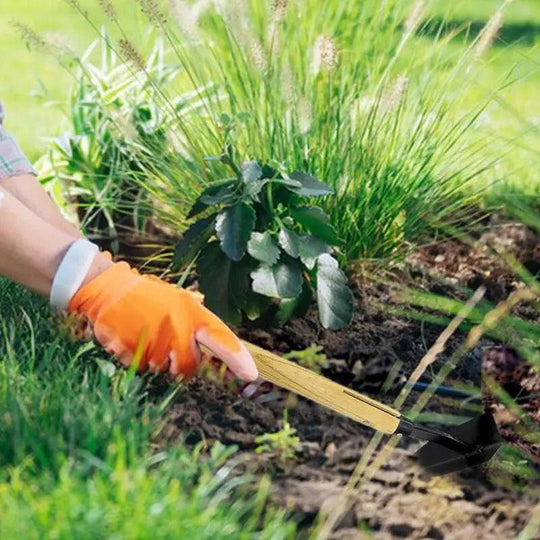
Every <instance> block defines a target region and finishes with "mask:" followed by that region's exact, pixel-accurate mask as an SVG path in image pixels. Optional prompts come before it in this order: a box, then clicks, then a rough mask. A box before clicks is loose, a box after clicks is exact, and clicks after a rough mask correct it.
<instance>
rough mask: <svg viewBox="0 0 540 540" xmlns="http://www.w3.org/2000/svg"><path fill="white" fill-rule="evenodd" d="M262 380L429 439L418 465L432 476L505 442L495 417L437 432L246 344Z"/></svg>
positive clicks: (484, 457) (477, 459) (374, 424)
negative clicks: (498, 429)
mask: <svg viewBox="0 0 540 540" xmlns="http://www.w3.org/2000/svg"><path fill="white" fill-rule="evenodd" d="M245 345H246V347H247V348H248V350H249V352H250V353H251V355H252V356H253V358H254V360H255V363H256V364H257V368H258V369H259V373H260V375H261V377H262V378H264V379H266V380H268V381H270V382H272V383H274V384H276V385H278V386H281V387H283V388H286V389H287V390H290V391H291V392H295V393H296V394H299V395H301V396H303V397H306V398H308V399H311V400H313V401H315V402H316V403H319V404H321V405H324V406H325V407H328V408H329V409H332V410H334V411H336V412H338V413H340V414H343V415H345V416H348V417H349V418H352V419H353V420H356V421H357V422H360V423H362V424H365V425H367V426H369V427H371V428H373V429H375V430H377V431H382V432H383V433H387V434H398V433H401V434H403V435H408V436H410V437H414V438H415V439H419V440H421V441H429V442H428V443H427V444H425V445H424V446H423V447H422V448H420V450H419V451H418V453H417V455H418V457H419V461H420V464H421V465H422V466H423V467H424V468H425V469H427V470H428V471H430V472H431V473H433V474H437V475H438V474H447V473H451V472H456V471H459V470H462V469H465V468H468V467H473V466H475V465H479V464H481V463H485V462H486V461H488V460H489V459H490V458H491V457H492V456H493V455H494V454H495V452H496V451H497V449H498V448H499V446H500V444H501V441H502V439H501V436H500V435H499V433H498V431H497V426H496V424H495V421H494V419H493V416H492V415H491V414H489V413H484V414H482V415H481V416H478V417H476V418H473V419H472V420H469V421H468V422H465V423H464V424H461V425H459V426H452V427H448V428H446V429H444V430H442V429H434V428H430V427H426V426H422V425H418V424H415V423H414V422H412V421H410V420H407V419H406V418H404V417H403V416H402V415H401V414H400V413H399V412H398V411H396V410H394V409H392V408H391V407H388V406H387V405H384V404H383V403H379V402H378V401H375V400H374V399H371V398H368V397H366V396H363V395H362V394H359V393H358V392H355V391H354V390H349V389H348V388H346V387H344V386H341V385H339V384H337V383H335V382H333V381H331V380H330V379H327V378H325V377H323V376H321V375H318V374H316V373H314V372H313V371H310V370H309V369H306V368H303V367H301V366H299V365H298V364H295V363H293V362H290V361H289V360H285V359H284V358H281V357H279V356H277V355H275V354H273V353H271V352H268V351H266V350H264V349H261V348H260V347H257V346H256V345H252V344H251V343H245Z"/></svg>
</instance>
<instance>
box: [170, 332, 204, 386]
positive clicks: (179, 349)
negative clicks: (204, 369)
mask: <svg viewBox="0 0 540 540" xmlns="http://www.w3.org/2000/svg"><path fill="white" fill-rule="evenodd" d="M168 357H169V359H170V366H169V373H170V374H171V375H173V376H174V377H179V376H181V377H182V378H183V379H190V378H191V377H193V375H195V373H196V372H197V369H198V367H199V364H200V363H201V351H200V350H199V347H197V343H196V342H195V340H194V339H189V340H187V341H186V340H182V339H178V340H176V342H175V343H173V347H172V349H171V351H170V352H169V355H168Z"/></svg>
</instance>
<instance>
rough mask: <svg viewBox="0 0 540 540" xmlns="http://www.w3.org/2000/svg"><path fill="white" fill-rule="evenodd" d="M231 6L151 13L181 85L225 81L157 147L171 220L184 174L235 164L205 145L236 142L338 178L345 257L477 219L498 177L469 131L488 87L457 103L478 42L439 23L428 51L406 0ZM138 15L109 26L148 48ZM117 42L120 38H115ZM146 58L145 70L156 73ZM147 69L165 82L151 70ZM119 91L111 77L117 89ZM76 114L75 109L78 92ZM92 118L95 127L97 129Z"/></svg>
mask: <svg viewBox="0 0 540 540" xmlns="http://www.w3.org/2000/svg"><path fill="white" fill-rule="evenodd" d="M230 9H231V8H230V7H226V8H224V10H225V11H224V12H223V13H220V14H219V15H218V14H216V13H215V12H212V11H209V12H206V13H204V14H203V16H202V17H201V18H200V20H199V24H198V26H197V27H192V28H189V29H187V30H186V29H185V28H183V27H182V26H181V25H180V26H179V25H178V24H177V23H176V21H175V20H174V19H169V20H168V21H167V23H165V24H163V23H162V21H161V20H159V21H157V22H156V20H155V18H154V21H153V22H155V24H154V25H153V26H154V27H155V31H156V32H157V33H158V34H159V35H160V36H162V37H163V38H164V40H165V42H166V43H167V45H168V47H169V48H170V50H171V54H170V57H171V58H174V59H175V60H176V61H177V62H178V63H179V64H180V66H181V67H182V69H183V72H182V73H181V75H180V76H179V77H178V80H177V81H176V83H177V85H176V86H177V87H178V88H179V92H180V93H182V92H186V91H189V90H191V91H196V90H197V89H199V88H201V87H203V88H206V87H208V85H209V84H217V85H219V92H216V93H215V94H214V95H205V99H204V102H203V106H202V107H201V108H200V111H198V113H197V114H190V115H186V114H185V113H184V111H183V110H182V111H180V112H178V111H175V112H174V114H175V115H176V122H175V123H173V124H172V125H171V129H170V131H169V141H170V142H171V145H172V146H173V147H174V151H176V154H177V156H178V158H177V159H173V160H168V161H163V160H162V161H160V160H161V157H162V155H163V152H155V153H153V154H155V159H156V168H158V169H160V171H161V176H162V178H159V179H158V181H157V182H156V180H155V178H153V177H152V175H148V177H146V178H145V177H144V176H143V177H142V178H140V179H139V181H141V182H142V183H143V184H145V186H146V187H147V188H148V189H149V190H150V192H151V194H152V196H153V197H154V199H161V203H162V205H161V208H160V210H159V213H161V214H162V216H163V215H164V214H165V212H163V211H162V208H166V210H167V212H168V215H167V216H166V217H167V218H169V217H171V214H172V218H173V220H172V221H173V225H174V226H175V227H176V228H177V229H181V228H182V227H183V226H184V216H185V213H184V211H183V210H184V208H183V205H182V204H179V205H175V204H174V201H185V189H184V186H185V185H187V186H190V187H191V186H201V185H202V184H205V183H207V182H208V181H209V180H212V179H219V178H222V174H225V171H223V170H221V169H220V168H219V166H216V164H209V163H208V162H205V161H204V160H203V157H204V156H205V155H216V154H217V153H219V152H220V151H221V150H222V148H223V147H224V146H225V145H226V144H232V145H233V146H234V147H235V149H236V152H237V156H238V160H249V159H259V160H261V161H262V162H271V163H272V162H274V163H275V162H278V163H285V164H287V166H288V167H289V168H291V169H292V168H295V169H303V170H308V171H309V172H311V173H312V174H315V175H317V176H319V177H320V178H321V179H322V180H323V181H325V182H326V183H328V184H329V185H330V186H331V187H333V188H334V189H335V191H336V196H335V197H329V198H327V199H326V200H325V201H323V202H322V204H323V206H324V207H325V209H326V210H327V211H328V213H329V214H330V215H331V218H332V222H333V224H334V225H335V226H336V228H337V230H338V233H339V235H340V238H341V240H342V248H343V258H344V259H345V260H347V261H354V260H357V259H359V258H360V259H381V258H387V257H392V256H399V255H403V253H404V252H406V251H407V249H409V248H410V247H412V246H414V245H417V244H418V243H419V242H423V241H424V240H426V239H427V238H429V237H432V236H433V234H434V233H435V231H438V230H440V229H441V228H442V227H446V226H448V224H449V223H451V224H452V225H458V226H467V225H470V223H471V216H470V213H471V212H470V209H471V208H472V207H474V206H475V205H478V202H479V198H478V194H477V193H475V191H476V190H477V183H478V182H479V181H482V182H486V181H489V180H490V177H489V176H487V173H486V171H487V170H491V167H492V165H493V163H492V161H491V160H492V159H495V157H496V156H497V152H496V151H495V149H491V148H488V144H487V140H488V139H486V137H485V136H484V137H476V136H475V137H471V136H470V134H471V133H474V132H476V131H480V129H479V128H478V126H477V124H478V123H479V122H480V121H481V120H482V119H483V117H484V116H485V114H486V111H487V106H488V104H489V103H490V101H489V99H490V97H491V96H490V94H491V90H485V91H484V94H485V96H480V97H478V98H477V99H476V100H475V102H474V103H473V104H471V105H469V106H467V107H460V108H456V107H455V104H456V103H462V102H463V100H464V99H465V97H466V96H467V92H468V90H469V88H474V86H475V84H476V77H477V74H478V70H479V69H480V70H481V66H478V62H473V61H472V57H471V56H472V55H471V53H470V51H469V52H468V53H467V52H464V51H463V50H462V48H458V49H456V50H455V51H452V50H451V49H449V50H447V46H446V44H445V42H444V39H442V38H441V37H439V38H437V39H435V40H433V41H432V43H431V46H430V47H424V48H423V49H421V51H420V52H419V51H418V49H417V45H418V42H419V38H416V37H415V35H414V33H413V32H412V31H410V30H407V28H406V26H404V21H405V19H406V17H407V12H408V9H409V8H408V6H407V5H404V4H403V3H401V2H397V1H396V0H392V1H389V2H386V3H385V4H384V6H383V7H380V6H379V4H378V3H377V2H372V1H370V2H366V3H363V4H362V5H361V6H353V5H349V4H347V5H344V4H341V3H328V4H325V5H324V6H320V5H319V4H318V3H316V2H307V3H306V2H304V3H301V4H294V5H291V6H290V8H289V9H288V10H287V12H286V14H285V16H284V18H283V19H281V20H280V21H279V23H276V24H275V26H272V24H271V23H270V22H269V21H272V13H271V11H270V10H268V9H267V8H266V7H264V6H263V4H261V3H260V2H255V1H252V2H249V3H247V4H246V7H245V8H243V9H245V13H244V14H243V15H242V21H244V20H245V21H247V22H246V23H245V24H244V23H243V22H242V23H238V20H237V19H238V17H237V14H235V13H233V12H232V11H230ZM149 19H150V20H151V21H152V16H151V15H150V17H149ZM356 19H358V20H361V21H364V24H362V25H358V24H356V23H355V22H354V21H355V20H356ZM298 20H299V21H301V23H300V25H299V24H298ZM92 21H93V19H92ZM118 21H119V24H118ZM129 23H130V19H129V18H128V17H125V15H123V14H119V16H118V19H117V20H114V21H110V22H109V25H108V27H109V28H111V29H113V30H116V31H117V30H118V29H117V26H120V27H122V28H123V29H124V31H125V35H127V36H130V35H131V41H132V43H133V46H134V47H135V48H138V49H140V48H141V45H140V43H139V41H140V40H138V39H137V34H136V33H135V34H134V33H133V32H132V30H131V29H130V27H129ZM98 25H99V21H95V22H94V26H96V27H97V26H98ZM186 32H187V33H186ZM190 33H191V34H193V33H195V36H193V35H191V34H190ZM197 36H200V40H199V39H197ZM322 36H331V37H330V38H329V37H326V38H324V39H326V52H325V53H324V54H325V55H326V65H325V63H324V61H323V62H322V63H319V65H318V67H314V65H315V64H314V62H313V58H314V54H315V52H316V51H317V49H318V48H319V47H320V43H321V37H322ZM324 39H323V42H324ZM423 39H424V40H425V38H423ZM292 41H295V43H296V46H295V47H290V46H289V45H288V44H290V43H291V42H292ZM110 44H111V46H112V47H114V48H116V49H117V50H118V49H119V50H122V47H121V46H120V44H119V42H118V41H117V40H114V39H112V40H111V42H110ZM208 44H213V45H212V46H209V45H208ZM123 56H124V59H126V54H125V53H124V54H123ZM329 58H330V60H328V59H329ZM469 67H472V68H473V69H472V70H469ZM83 69H84V68H83ZM132 69H133V67H132ZM137 70H138V68H135V72H136V73H135V76H136V77H142V78H145V77H148V74H147V73H145V72H142V71H141V70H139V71H138V72H137ZM85 76H86V75H85ZM148 82H149V84H150V85H155V83H154V81H153V80H152V77H148ZM93 84H96V83H93ZM97 84H101V82H100V81H98V83H97ZM115 91H116V89H115V88H114V87H109V86H107V93H111V92H115ZM159 94H160V95H159ZM85 97H86V96H85ZM175 97H176V95H175V94H174V92H171V91H170V89H167V90H162V91H161V92H158V95H157V96H156V97H154V99H155V100H156V102H157V104H158V106H159V107H160V108H161V109H162V110H164V111H169V110H170V109H171V106H170V105H171V102H172V101H173V100H174V98H175ZM85 106H87V105H85ZM107 106H108V107H109V109H108V110H107V111H106V113H105V114H109V115H112V114H113V111H112V110H111V106H110V105H107ZM69 115H70V116H71V117H73V118H75V117H76V115H77V112H76V109H75V108H73V106H72V110H70V111H69ZM224 115H228V116H227V117H231V118H233V119H234V122H233V123H231V122H229V121H227V122H224V121H223V117H224ZM74 122H75V121H74ZM225 124H226V125H225ZM231 126H232V129H231ZM92 131H93V133H90V134H89V137H95V133H98V132H99V130H97V129H93V130H92ZM137 142H138V143H139V144H141V145H142V146H144V142H141V141H137ZM149 172H151V171H149ZM113 176H114V175H113ZM118 176H123V174H122V172H121V171H119V172H118ZM178 179H180V182H178ZM92 181H94V180H92V179H90V183H91V182H92ZM96 182H97V179H96ZM171 202H173V203H171Z"/></svg>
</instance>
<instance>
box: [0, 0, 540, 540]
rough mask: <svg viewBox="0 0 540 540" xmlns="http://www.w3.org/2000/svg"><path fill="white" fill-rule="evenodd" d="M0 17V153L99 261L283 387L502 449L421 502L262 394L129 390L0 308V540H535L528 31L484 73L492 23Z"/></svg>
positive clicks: (505, 40) (55, 7)
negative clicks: (10, 144)
mask: <svg viewBox="0 0 540 540" xmlns="http://www.w3.org/2000/svg"><path fill="white" fill-rule="evenodd" d="M0 2H3V3H4V4H5V5H4V6H2V19H1V21H0V31H1V32H2V35H3V36H4V39H3V40H2V43H1V44H0V55H1V57H2V58H3V66H4V71H5V72H6V73H8V74H12V73H13V74H16V76H11V77H10V78H9V80H7V79H6V77H4V80H5V84H4V86H3V88H2V95H1V96H0V98H1V100H2V103H3V104H4V105H5V108H6V109H7V114H8V116H7V121H6V124H7V126H8V128H9V130H10V131H11V132H12V133H13V134H14V135H15V136H16V137H17V138H18V140H19V141H20V143H21V146H22V147H23V148H24V149H25V150H26V152H27V153H28V155H29V156H30V157H31V159H32V160H33V161H37V163H38V167H39V171H40V173H41V179H42V181H43V183H44V186H45V187H46V188H47V189H48V190H49V192H50V193H51V194H52V195H53V196H54V198H55V199H56V200H57V201H58V202H59V204H60V205H61V206H62V208H63V210H64V211H65V212H66V213H67V214H69V215H70V216H71V217H72V218H74V219H75V218H77V219H78V220H79V222H80V225H81V228H82V230H83V231H84V232H85V233H86V235H87V236H89V237H90V238H91V239H92V240H94V241H96V242H97V243H99V244H100V246H101V247H102V248H105V249H107V250H109V251H111V252H112V253H113V254H114V256H115V257H117V258H120V259H124V260H127V261H128V262H129V263H130V264H132V265H134V266H137V267H139V268H140V269H142V270H141V271H143V272H153V273H156V274H159V276H160V277H161V278H162V279H164V280H167V281H169V282H170V283H173V284H181V285H184V286H189V287H191V288H194V287H198V289H199V290H200V291H201V292H203V293H204V295H205V297H206V299H205V303H206V305H207V307H209V308H210V309H211V310H212V311H214V312H216V313H217V314H218V315H219V316H220V317H221V318H223V319H224V320H225V321H226V322H228V323H229V324H230V325H232V326H233V327H234V329H235V330H236V331H237V333H239V335H240V336H241V337H242V338H244V339H246V340H248V341H251V342H253V343H255V344H257V345H259V346H261V347H263V348H265V349H269V350H271V351H273V352H275V353H276V354H278V355H283V354H285V356H286V358H288V359H289V360H291V361H292V362H295V364H299V365H301V366H304V367H306V368H309V369H310V370H311V371H313V372H316V373H318V374H322V375H324V376H325V377H327V378H329V379H331V380H332V381H334V382H337V383H339V384H342V385H344V386H346V387H347V388H348V389H349V390H355V391H357V392H360V393H362V394H366V395H368V396H369V397H370V398H372V399H376V400H380V401H382V402H384V404H387V405H389V406H392V407H394V408H396V409H397V410H399V411H402V412H403V413H404V414H406V415H407V417H408V418H410V419H411V420H412V419H416V420H418V421H420V422H423V423H426V424H427V425H429V426H432V427H439V428H441V429H443V427H444V426H445V425H456V424H460V423H462V422H464V421H466V420H468V419H470V418H471V417H474V415H476V414H478V413H480V412H481V411H483V410H488V411H489V412H490V413H493V415H494V418H495V421H496V422H497V425H498V428H499V432H500V434H501V436H502V439H503V444H502V446H501V448H500V450H499V451H498V453H497V454H496V455H495V457H494V458H493V459H492V460H490V461H489V462H488V463H487V464H485V465H483V466H482V467H479V468H475V469H472V470H469V469H466V470H464V471H461V472H457V473H455V474H453V475H449V476H444V477H432V476H430V475H429V474H428V473H427V472H425V471H423V470H422V469H421V468H420V467H419V466H418V462H417V459H416V458H415V455H414V452H415V451H416V449H417V448H418V447H419V445H418V444H417V442H415V441H413V440H412V439H409V438H407V437H397V436H395V435H393V436H390V437H383V436H382V434H381V433H375V434H374V432H373V430H372V429H371V428H369V427H366V426H364V425H361V424H359V423H358V422H354V421H353V420H351V419H349V418H346V417H344V416H342V415H340V414H337V413H335V412H332V411H330V410H328V409H326V408H324V407H321V406H319V405H317V404H316V403H313V402H312V401H310V400H307V399H304V398H299V397H298V396H297V395H296V394H295V393H294V392H289V391H286V390H285V389H283V388H281V387H280V385H278V384H270V383H265V384H263V385H262V386H260V387H258V388H256V389H252V388H250V390H251V391H252V392H251V395H250V396H249V397H248V396H247V393H246V392H241V390H242V386H241V385H240V384H239V383H238V382H234V381H229V380H228V378H227V377H224V372H223V370H221V371H219V372H216V371H215V370H212V369H205V370H203V372H202V373H201V374H200V376H198V377H196V378H195V380H193V381H191V382H188V383H185V384H184V383H175V382H171V380H170V379H169V378H167V377H166V376H163V375H152V374H139V373H136V372H135V370H133V369H127V370H126V369H124V368H122V367H120V366H119V364H118V363H114V362H113V361H112V360H113V359H112V358H110V357H109V356H108V355H107V354H106V353H105V352H104V351H103V350H102V349H101V348H100V347H99V345H98V344H97V343H94V342H83V343H81V342H73V341H72V340H71V339H70V328H69V325H68V324H67V323H66V322H65V321H63V320H62V319H61V318H59V317H58V316H56V315H54V314H52V313H51V312H50V310H49V308H48V306H47V305H46V302H45V301H44V300H42V299H39V298H36V297H35V296H34V295H32V294H31V293H29V292H27V291H24V290H22V289H21V288H20V287H19V286H17V285H15V284H13V283H8V282H6V281H5V280H2V279H1V278H0V516H1V518H0V537H1V538H2V539H4V538H6V539H8V540H10V539H11V538H13V539H15V538H43V537H52V538H66V539H67V538H73V537H74V536H80V537H81V538H122V539H131V538H152V537H154V538H186V537H190V536H191V537H193V538H261V539H265V538H268V539H272V540H273V539H280V538H284V539H285V538H296V537H301V538H304V537H305V538H333V537H336V538H338V537H339V538H342V537H343V538H349V537H350V538H359V537H367V538H372V537H373V538H389V537H407V536H410V537H419V538H420V537H421V538H432V537H433V538H444V537H452V536H456V535H459V534H462V532H463V531H468V532H467V534H468V535H470V536H472V535H475V536H478V537H485V538H499V537H500V538H505V539H506V538H514V537H515V538H520V540H528V539H529V538H530V539H532V538H534V537H535V536H536V535H537V534H538V528H539V527H540V515H539V514H538V488H537V481H538V478H539V476H538V472H539V470H540V461H539V460H540V454H539V451H538V448H539V447H538V441H539V440H540V439H539V427H540V414H539V411H540V398H539V396H538V388H539V387H540V386H539V385H540V380H539V369H538V368H539V351H540V329H539V328H540V327H539V323H540V316H539V311H538V307H539V303H538V294H539V293H540V288H539V286H538V277H539V276H540V253H539V251H538V246H539V245H540V236H539V235H540V223H539V220H538V214H537V210H538V208H539V201H540V179H539V178H538V174H537V171H538V165H540V151H539V150H538V149H539V148H540V147H539V145H538V143H539V142H540V131H539V130H540V105H539V102H538V89H539V88H540V70H539V65H540V63H539V60H540V5H539V4H538V2H537V1H535V0H514V1H513V2H510V3H508V5H506V6H505V11H504V25H503V27H502V28H501V29H500V30H499V31H498V34H497V39H496V40H495V41H494V42H493V43H491V42H490V41H489V40H488V43H487V46H486V50H483V51H481V53H479V52H478V51H479V47H478V40H477V41H476V42H475V41H474V40H475V38H477V36H482V35H483V32H485V30H483V29H484V28H485V26H486V24H488V26H489V23H488V21H490V18H491V17H492V16H493V14H494V12H495V11H496V9H497V8H498V7H499V6H500V5H501V2H499V1H496V0H477V1H475V2H469V1H466V0H459V1H456V2H452V3H448V2H445V1H443V0H432V1H431V2H426V6H425V11H424V12H423V14H422V19H421V20H420V19H418V20H412V22H411V20H410V19H409V17H408V16H407V14H408V13H411V11H410V10H411V8H413V13H414V6H419V5H420V4H422V3H419V2H414V1H412V0H411V2H407V3H403V2H401V1H400V0H385V1H384V2H377V1H375V0H366V1H362V2H340V1H338V0H336V1H328V2H324V3H320V2H318V0H302V1H300V0H296V1H293V0H291V1H289V2H287V1H283V0H281V1H280V0H278V1H276V2H266V0H264V2H263V0H246V2H232V0H231V2H219V1H217V0H216V2H200V3H198V4H197V5H199V7H201V6H202V9H201V11H200V12H199V13H198V18H197V21H196V23H193V21H192V20H191V19H190V18H189V16H190V15H193V13H194V12H192V11H190V10H187V11H186V5H187V4H186V3H185V2H182V1H180V0H177V1H173V2H171V5H172V6H173V8H174V9H175V10H176V15H177V17H178V19H179V21H180V24H179V25H177V24H176V22H175V20H174V19H173V18H170V19H169V20H168V22H167V24H164V23H162V19H161V17H159V16H157V15H156V10H157V9H158V8H157V7H156V6H158V5H160V3H159V2H157V3H156V2H153V1H151V0H140V1H138V2H134V1H128V0H115V1H114V2H113V4H114V7H115V9H116V14H117V17H116V16H114V17H111V16H107V15H105V14H104V13H103V10H102V7H101V6H102V5H105V6H107V5H108V2H106V1H99V2H98V0H81V2H77V1H76V2H64V1H60V0H55V1H53V0H50V1H47V2H39V3H38V2H30V1H29V0H22V1H19V2H9V1H8V0H0ZM189 3H191V4H193V3H194V2H188V4H189ZM70 4H71V5H70ZM163 4H165V2H163ZM74 5H75V6H76V7H74ZM141 6H142V7H143V8H144V9H141ZM145 10H146V12H147V13H146V14H145V13H143V11H145ZM81 11H82V12H83V13H82V14H81ZM85 17H86V18H87V19H88V20H86V19H85ZM269 17H270V18H271V19H270V20H271V21H272V24H271V25H270V26H269V25H268V20H269ZM149 19H150V21H152V23H153V24H151V23H150V22H149ZM413 19H414V18H413ZM89 21H91V22H90V23H89ZM469 23H470V24H469ZM92 25H93V26H94V27H92ZM100 28H106V29H107V32H108V33H107V34H106V35H107V36H111V37H110V38H109V37H106V38H104V39H102V40H100V41H99V42H98V43H97V44H96V47H95V49H94V50H93V52H92V53H91V54H90V55H89V56H88V57H86V58H85V59H84V61H83V62H80V55H81V54H82V52H83V51H85V50H86V49H87V47H88V46H89V45H90V43H91V42H92V41H93V40H95V39H96V38H97V37H98V32H99V29H100ZM150 29H152V31H151V32H150V31H149V30H150ZM456 29H461V30H462V31H461V32H460V33H458V34H457V36H456V37H455V38H454V39H451V40H450V41H447V40H446V38H447V37H448V38H449V37H450V36H451V34H452V32H453V31H455V30H456ZM32 32H36V34H32ZM21 33H26V41H27V42H31V43H30V47H27V46H26V45H25V40H24V39H23V38H22V37H21ZM41 38H44V39H45V41H47V42H48V43H52V44H53V46H52V47H49V46H48V45H45V46H44V45H43V43H41V44H40V43H38V42H40V40H41ZM479 41H480V42H481V39H479ZM471 44H472V45H471ZM480 44H481V43H480ZM70 49H73V50H75V51H76V54H75V55H72V54H71V53H70V52H69V50H70ZM51 50H53V51H54V54H50V52H51ZM59 51H64V52H65V51H68V53H67V54H65V55H64V56H63V59H62V60H59V59H58V58H56V57H55V56H58V52H59ZM276 51H277V53H276ZM8 83H9V84H8ZM14 83H15V84H14ZM61 133H65V134H66V136H65V137H64V138H63V139H62V140H61V142H60V143H52V142H51V141H52V139H53V138H55V137H57V136H58V135H59V134H61ZM74 203H76V204H74ZM516 205H517V206H516ZM288 366H289V368H290V367H291V366H292V364H288ZM291 369H292V368H291ZM303 376H304V377H305V376H306V375H305V374H304V375H303ZM280 380H281V381H284V382H283V386H284V387H285V388H291V386H292V387H293V388H297V386H295V384H297V385H298V384H299V385H300V388H301V387H302V377H300V376H298V378H297V377H295V376H290V377H289V379H288V380H287V378H286V377H284V376H283V377H282V378H281V379H280ZM316 386H317V385H315V386H314V388H315V389H316ZM345 394H346V395H347V391H346V392H345ZM350 395H353V394H350ZM351 399H352V398H351ZM394 419H395V418H394ZM366 423H367V422H366ZM371 458H373V459H371ZM345 488H347V489H345ZM333 534H334V535H335V536H333Z"/></svg>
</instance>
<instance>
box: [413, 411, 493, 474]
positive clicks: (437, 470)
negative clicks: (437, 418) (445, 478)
mask: <svg viewBox="0 0 540 540" xmlns="http://www.w3.org/2000/svg"><path fill="white" fill-rule="evenodd" d="M445 434H446V436H445ZM448 435H449V436H450V437H451V438H452V439H456V440H458V441H460V442H462V443H464V444H463V447H462V448H460V447H459V445H455V444H451V445H449V444H448ZM501 442H502V438H501V436H500V435H499V432H498V431H497V425H496V424H495V420H494V418H493V416H492V415H491V414H489V413H484V414H482V415H481V416H477V417H476V418H473V419H472V420H469V421H468V422H465V423H464V424H461V425H459V426H452V427H449V428H446V429H445V430H444V433H441V435H440V437H435V438H434V439H432V440H431V441H430V442H428V443H427V444H425V445H424V446H422V448H420V450H418V452H417V456H418V458H419V461H420V464H421V465H422V466H423V467H424V468H425V469H427V470H428V471H429V472H431V473H432V474H435V475H439V474H449V473H452V472H457V471H461V470H463V469H467V468H470V467H474V466H475V465H480V464H482V463H485V462H486V461H488V460H489V459H491V458H492V457H493V455H494V454H495V452H496V451H497V450H498V448H499V446H500V445H501ZM449 446H452V448H449Z"/></svg>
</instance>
